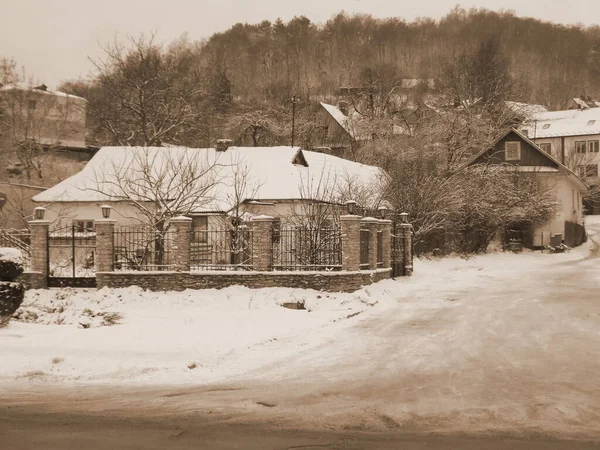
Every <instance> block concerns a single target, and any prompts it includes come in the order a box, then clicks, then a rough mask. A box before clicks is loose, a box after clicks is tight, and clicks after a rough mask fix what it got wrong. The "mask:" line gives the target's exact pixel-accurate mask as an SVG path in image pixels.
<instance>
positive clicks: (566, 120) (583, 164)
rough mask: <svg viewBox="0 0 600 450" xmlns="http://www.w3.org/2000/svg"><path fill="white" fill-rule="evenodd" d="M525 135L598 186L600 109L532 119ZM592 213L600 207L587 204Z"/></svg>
mask: <svg viewBox="0 0 600 450" xmlns="http://www.w3.org/2000/svg"><path fill="white" fill-rule="evenodd" d="M521 132H522V133H523V134H525V135H527V136H528V137H529V139H531V140H532V141H533V142H535V143H536V144H537V145H538V146H539V147H540V148H541V149H542V150H544V151H545V152H547V153H549V154H551V155H552V156H553V157H554V158H556V159H557V160H558V161H560V162H561V163H562V164H564V165H565V166H567V167H568V168H569V169H571V170H573V171H574V172H575V173H577V175H578V176H579V177H581V178H582V179H584V180H585V182H586V183H587V184H588V185H590V186H594V185H597V184H598V183H599V182H600V177H599V165H600V108H596V107H593V108H583V109H570V110H564V111H548V112H544V113H538V114H534V115H532V116H531V118H530V119H529V120H528V121H527V122H525V124H524V125H523V126H522V128H521ZM587 210H588V211H589V212H590V213H592V214H599V213H600V205H591V204H588V205H587Z"/></svg>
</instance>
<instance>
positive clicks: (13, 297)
mask: <svg viewBox="0 0 600 450" xmlns="http://www.w3.org/2000/svg"><path fill="white" fill-rule="evenodd" d="M24 297H25V287H23V285H22V284H21V283H14V282H10V281H9V282H6V281H2V282H0V316H12V315H13V314H14V313H15V311H16V310H17V309H19V306H21V303H23V298H24Z"/></svg>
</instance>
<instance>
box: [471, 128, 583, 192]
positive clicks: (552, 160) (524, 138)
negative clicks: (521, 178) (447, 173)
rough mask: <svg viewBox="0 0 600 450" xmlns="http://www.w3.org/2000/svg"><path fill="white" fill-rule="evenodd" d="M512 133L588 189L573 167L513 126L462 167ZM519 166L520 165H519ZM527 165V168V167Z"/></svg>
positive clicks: (536, 169) (537, 169) (535, 169)
mask: <svg viewBox="0 0 600 450" xmlns="http://www.w3.org/2000/svg"><path fill="white" fill-rule="evenodd" d="M510 133H514V134H516V135H517V136H518V137H519V138H521V139H522V140H523V141H524V142H526V143H527V144H529V145H530V146H531V147H532V148H533V150H534V151H536V152H538V153H539V154H541V155H542V156H543V157H544V158H546V159H548V160H549V161H551V162H552V163H554V164H555V165H556V167H557V169H558V170H556V172H562V173H566V174H567V175H569V176H570V177H572V178H573V179H574V181H575V182H576V183H577V184H578V185H579V186H580V187H581V188H582V189H584V190H586V189H588V185H587V184H585V182H584V181H583V180H582V179H581V178H579V177H578V176H577V174H575V172H573V171H572V170H571V169H569V168H568V167H567V166H565V165H564V164H562V163H561V162H560V161H558V160H557V159H556V158H555V157H553V156H552V155H551V154H550V153H547V152H545V151H544V150H542V149H541V148H540V147H539V146H538V145H537V144H536V143H535V142H533V141H532V140H530V139H529V138H528V137H527V136H525V135H524V134H523V133H521V132H520V131H518V130H516V129H514V128H511V129H509V130H507V131H505V132H504V133H502V134H501V135H500V136H498V137H497V138H496V139H495V140H494V141H493V142H492V143H491V144H490V145H489V146H488V147H486V148H484V149H483V150H481V151H480V152H479V153H477V154H476V155H475V156H474V157H473V158H471V159H470V160H469V161H468V162H467V163H466V164H465V165H463V166H462V167H463V168H464V167H467V166H471V165H473V164H474V163H475V162H476V161H477V160H478V159H479V158H480V157H481V156H483V155H485V154H486V153H487V152H488V151H489V150H490V149H491V148H494V147H495V146H496V144H498V142H500V141H501V140H502V139H504V138H505V137H506V136H508V135H509V134H510ZM517 167H519V166H517ZM526 167H527V168H526ZM522 168H523V169H524V170H522V171H523V172H549V170H548V168H543V167H539V166H523V167H522ZM519 169H521V167H519Z"/></svg>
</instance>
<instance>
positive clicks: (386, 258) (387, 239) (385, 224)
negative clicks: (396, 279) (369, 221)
mask: <svg viewBox="0 0 600 450" xmlns="http://www.w3.org/2000/svg"><path fill="white" fill-rule="evenodd" d="M379 229H380V230H381V241H382V242H381V243H382V245H383V267H384V268H386V269H387V268H388V267H392V221H391V220H387V219H383V220H380V221H379Z"/></svg>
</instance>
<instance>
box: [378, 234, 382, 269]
mask: <svg viewBox="0 0 600 450" xmlns="http://www.w3.org/2000/svg"><path fill="white" fill-rule="evenodd" d="M377 267H383V231H378V232H377Z"/></svg>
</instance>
